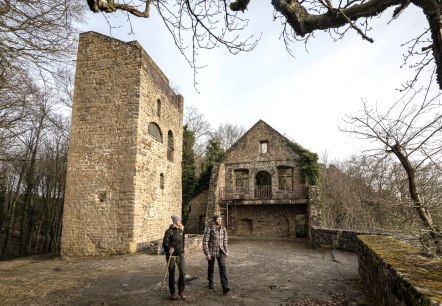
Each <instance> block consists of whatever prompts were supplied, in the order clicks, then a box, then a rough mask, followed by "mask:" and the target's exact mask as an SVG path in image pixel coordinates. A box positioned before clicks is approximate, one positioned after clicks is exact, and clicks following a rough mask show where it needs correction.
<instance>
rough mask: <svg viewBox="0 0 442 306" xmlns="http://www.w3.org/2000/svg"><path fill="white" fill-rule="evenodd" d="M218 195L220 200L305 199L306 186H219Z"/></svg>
mask: <svg viewBox="0 0 442 306" xmlns="http://www.w3.org/2000/svg"><path fill="white" fill-rule="evenodd" d="M219 196H220V199H221V200H235V199H236V200H257V199H270V200H272V199H281V200H282V199H284V200H296V199H306V198H307V186H306V185H305V184H302V185H296V186H293V188H291V189H287V187H285V186H279V185H275V186H271V185H263V186H256V187H254V188H248V187H222V188H220V191H219Z"/></svg>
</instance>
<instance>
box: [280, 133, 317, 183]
mask: <svg viewBox="0 0 442 306" xmlns="http://www.w3.org/2000/svg"><path fill="white" fill-rule="evenodd" d="M287 144H288V145H289V147H290V148H292V149H293V150H294V151H295V152H296V153H298V154H299V156H300V158H301V173H302V175H303V176H304V177H305V178H306V180H307V182H308V184H309V185H318V184H319V163H318V155H317V154H316V153H313V152H310V151H309V150H307V149H305V148H304V147H302V146H301V145H299V144H297V143H296V142H291V141H288V142H287Z"/></svg>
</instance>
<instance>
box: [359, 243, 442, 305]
mask: <svg viewBox="0 0 442 306" xmlns="http://www.w3.org/2000/svg"><path fill="white" fill-rule="evenodd" d="M358 239H359V241H360V248H359V251H358V258H359V275H360V278H361V281H362V282H363V283H364V285H365V286H366V287H367V289H368V290H369V291H370V293H371V294H372V296H373V297H374V298H375V299H377V300H378V303H379V305H422V306H423V305H428V306H441V305H442V264H441V261H440V259H435V258H429V257H425V256H422V255H421V254H420V251H419V249H417V248H414V247H412V246H409V245H408V244H406V243H405V242H403V241H399V240H397V239H395V238H393V237H389V236H374V235H363V236H358Z"/></svg>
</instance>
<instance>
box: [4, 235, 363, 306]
mask: <svg viewBox="0 0 442 306" xmlns="http://www.w3.org/2000/svg"><path fill="white" fill-rule="evenodd" d="M229 247H230V251H229V258H228V261H227V272H228V276H229V280H230V287H231V289H232V291H231V292H229V293H228V294H226V295H223V294H222V288H221V285H220V283H219V275H218V271H216V270H215V271H216V273H215V278H216V280H217V282H216V286H215V289H214V290H209V289H208V288H207V280H206V278H207V276H206V275H207V267H206V265H207V263H206V261H205V259H204V255H203V254H202V253H192V254H186V269H187V277H186V279H187V280H186V282H187V285H186V292H187V295H188V298H187V299H186V300H178V301H170V300H169V293H168V289H167V287H164V289H163V291H162V294H160V287H161V281H162V278H163V273H164V269H165V265H166V263H165V258H164V256H160V255H146V254H137V255H127V256H115V257H106V258H87V259H61V258H56V257H55V258H54V257H52V258H51V257H49V256H33V257H27V258H21V259H15V260H10V261H4V262H0V283H1V286H0V301H1V304H2V305H293V306H294V305H321V306H326V305H327V306H332V305H342V306H344V305H370V303H369V302H368V299H367V297H366V296H365V295H364V293H363V290H362V288H361V287H360V285H359V277H358V267H357V265H358V263H357V256H356V254H354V253H350V252H344V251H336V250H333V251H332V250H321V249H312V248H310V247H309V245H308V242H307V240H304V239H298V240H296V241H293V240H253V241H249V240H243V239H241V240H240V239H231V241H230V245H229ZM166 283H167V280H166ZM165 286H167V285H165Z"/></svg>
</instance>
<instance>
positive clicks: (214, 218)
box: [213, 215, 221, 221]
mask: <svg viewBox="0 0 442 306" xmlns="http://www.w3.org/2000/svg"><path fill="white" fill-rule="evenodd" d="M218 218H221V216H220V215H213V221H216V219H218Z"/></svg>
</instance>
